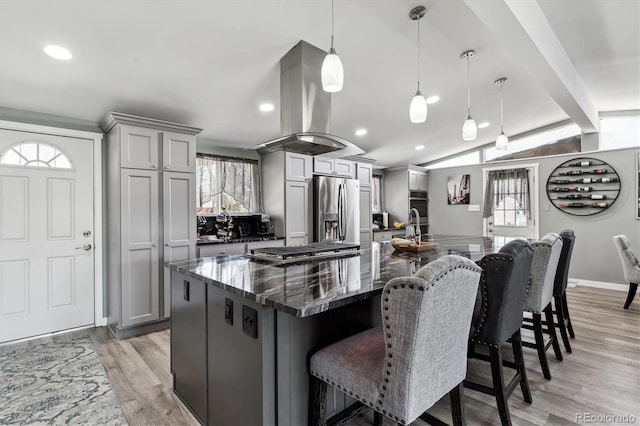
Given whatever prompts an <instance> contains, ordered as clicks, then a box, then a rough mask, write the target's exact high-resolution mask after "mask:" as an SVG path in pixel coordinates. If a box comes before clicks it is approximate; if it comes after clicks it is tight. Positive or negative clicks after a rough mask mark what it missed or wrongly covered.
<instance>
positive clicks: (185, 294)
mask: <svg viewBox="0 0 640 426" xmlns="http://www.w3.org/2000/svg"><path fill="white" fill-rule="evenodd" d="M182 297H183V298H184V300H186V301H187V302H188V301H189V281H187V280H184V283H182Z"/></svg>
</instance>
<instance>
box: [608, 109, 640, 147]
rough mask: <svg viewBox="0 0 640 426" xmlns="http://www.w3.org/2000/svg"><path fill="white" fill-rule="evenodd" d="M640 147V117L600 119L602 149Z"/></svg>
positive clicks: (628, 116)
mask: <svg viewBox="0 0 640 426" xmlns="http://www.w3.org/2000/svg"><path fill="white" fill-rule="evenodd" d="M638 146H640V115H627V116H621V117H605V118H602V119H600V149H601V150H605V149H618V148H631V147H638Z"/></svg>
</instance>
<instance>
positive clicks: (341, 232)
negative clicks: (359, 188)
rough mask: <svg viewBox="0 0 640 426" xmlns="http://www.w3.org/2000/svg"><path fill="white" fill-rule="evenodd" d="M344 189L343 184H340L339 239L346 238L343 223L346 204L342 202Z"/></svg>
mask: <svg viewBox="0 0 640 426" xmlns="http://www.w3.org/2000/svg"><path fill="white" fill-rule="evenodd" d="M343 191H344V189H343V188H342V184H338V240H340V241H343V240H344V234H343V230H342V224H343V222H344V218H343V217H342V216H343V211H344V205H343V204H342V192H343Z"/></svg>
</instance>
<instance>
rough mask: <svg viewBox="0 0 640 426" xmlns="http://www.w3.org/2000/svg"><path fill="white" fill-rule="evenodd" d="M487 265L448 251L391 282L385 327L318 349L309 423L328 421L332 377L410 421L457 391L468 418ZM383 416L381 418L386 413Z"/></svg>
mask: <svg viewBox="0 0 640 426" xmlns="http://www.w3.org/2000/svg"><path fill="white" fill-rule="evenodd" d="M480 272H481V269H480V268H479V267H478V266H477V265H476V264H475V263H474V262H473V261H471V260H469V259H467V258H464V257H460V256H455V255H448V256H444V257H442V258H440V259H438V260H435V261H433V262H431V263H428V264H427V265H425V266H423V267H422V268H421V269H420V270H418V272H416V274H415V275H414V276H412V277H398V278H394V279H392V280H390V281H389V282H387V284H386V285H385V287H384V290H383V292H382V303H381V305H382V306H381V313H382V318H383V320H382V327H380V328H373V329H369V330H366V331H364V332H361V333H358V334H356V335H353V336H351V337H348V338H346V339H344V340H341V341H339V342H336V343H333V344H331V345H329V346H327V347H325V348H322V349H320V350H319V351H317V352H315V353H314V354H313V355H312V356H311V359H310V367H309V370H310V373H311V380H310V389H309V394H310V395H311V401H310V402H311V406H310V407H309V423H310V424H312V425H321V424H325V422H326V419H325V409H326V391H327V384H330V385H332V386H335V388H336V389H337V390H339V391H342V392H344V393H345V394H347V395H349V396H350V397H352V398H355V399H356V400H357V401H359V402H360V403H362V404H364V405H365V406H368V407H371V408H372V409H373V410H374V412H376V413H380V414H382V415H383V416H386V417H387V418H389V419H391V420H392V421H394V422H396V423H398V424H403V425H406V424H409V423H411V422H413V421H414V420H415V419H417V418H418V417H420V416H423V415H424V413H425V411H426V410H427V409H428V408H429V407H431V406H432V405H433V404H435V403H436V402H438V400H440V398H442V397H443V396H444V395H446V394H447V393H449V395H450V398H451V409H452V417H453V423H454V424H455V425H462V424H465V420H464V411H463V405H462V395H463V387H462V381H463V380H464V378H465V375H466V371H467V343H468V338H469V329H470V326H471V317H472V314H473V309H474V305H475V301H476V296H477V294H478V282H479V280H480ZM423 418H424V417H423ZM375 421H376V423H379V421H380V416H378V415H376V416H375ZM427 421H429V420H427Z"/></svg>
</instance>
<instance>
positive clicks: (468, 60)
mask: <svg viewBox="0 0 640 426" xmlns="http://www.w3.org/2000/svg"><path fill="white" fill-rule="evenodd" d="M470 63H471V60H470V58H469V56H468V55H467V113H468V115H469V117H471V82H470V80H471V79H470V75H471V71H470V68H471V65H470Z"/></svg>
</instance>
